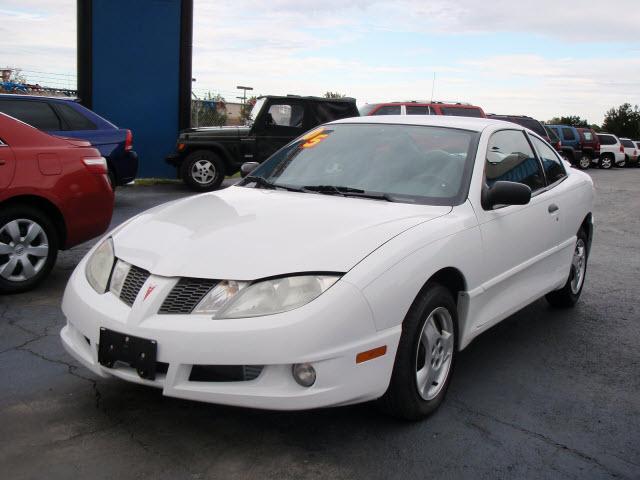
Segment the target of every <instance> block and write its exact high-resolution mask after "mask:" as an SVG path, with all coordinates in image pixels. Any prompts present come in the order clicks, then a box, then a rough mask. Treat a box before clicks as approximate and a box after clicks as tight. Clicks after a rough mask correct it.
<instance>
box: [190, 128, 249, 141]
mask: <svg viewBox="0 0 640 480" xmlns="http://www.w3.org/2000/svg"><path fill="white" fill-rule="evenodd" d="M250 130H251V127H248V126H242V127H199V128H189V129H187V130H183V131H182V132H180V139H181V140H189V139H191V138H198V139H205V138H216V139H219V138H237V137H244V136H246V135H249V131H250Z"/></svg>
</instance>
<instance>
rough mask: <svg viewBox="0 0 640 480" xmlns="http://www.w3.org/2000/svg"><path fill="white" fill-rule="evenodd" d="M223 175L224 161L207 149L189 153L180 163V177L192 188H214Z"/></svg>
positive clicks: (199, 189) (206, 190)
mask: <svg viewBox="0 0 640 480" xmlns="http://www.w3.org/2000/svg"><path fill="white" fill-rule="evenodd" d="M224 176H225V168H224V162H223V161H222V159H221V158H220V157H219V156H218V155H216V154H215V153H213V152H211V151H209V150H198V151H196V152H193V153H190V154H189V155H187V158H185V159H184V162H183V164H182V178H183V180H184V182H185V183H186V184H187V185H188V186H189V187H190V188H191V189H192V190H196V191H199V192H209V191H211V190H216V189H217V188H219V187H220V185H221V184H222V181H223V180H224Z"/></svg>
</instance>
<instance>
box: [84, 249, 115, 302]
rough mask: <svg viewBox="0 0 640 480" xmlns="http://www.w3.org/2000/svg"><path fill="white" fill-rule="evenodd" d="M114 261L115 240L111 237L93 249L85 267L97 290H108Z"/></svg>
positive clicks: (99, 291)
mask: <svg viewBox="0 0 640 480" xmlns="http://www.w3.org/2000/svg"><path fill="white" fill-rule="evenodd" d="M113 261H114V256H113V241H112V240H111V237H109V238H107V239H106V240H105V241H104V242H102V243H101V244H100V245H98V248H96V249H95V250H94V251H93V253H92V254H91V257H90V258H89V260H88V261H87V267H86V268H85V275H86V276H87V281H88V282H89V284H90V285H91V286H92V287H93V289H94V290H95V291H96V292H98V293H105V292H106V291H107V286H108V284H109V277H110V276H111V269H112V268H113Z"/></svg>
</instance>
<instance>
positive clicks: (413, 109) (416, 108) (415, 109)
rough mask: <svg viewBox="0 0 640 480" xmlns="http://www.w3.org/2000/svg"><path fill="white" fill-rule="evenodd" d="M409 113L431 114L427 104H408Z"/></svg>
mask: <svg viewBox="0 0 640 480" xmlns="http://www.w3.org/2000/svg"><path fill="white" fill-rule="evenodd" d="M405 108H406V109H407V115H431V111H430V110H429V107H428V106H426V105H407V106H406V107H405Z"/></svg>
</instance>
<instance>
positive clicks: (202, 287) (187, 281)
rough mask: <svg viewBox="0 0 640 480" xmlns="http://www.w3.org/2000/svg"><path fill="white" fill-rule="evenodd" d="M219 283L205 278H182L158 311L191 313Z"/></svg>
mask: <svg viewBox="0 0 640 480" xmlns="http://www.w3.org/2000/svg"><path fill="white" fill-rule="evenodd" d="M216 283H218V281H217V280H210V279H205V278H181V279H180V281H179V282H178V283H177V284H176V286H175V287H173V289H172V290H171V292H170V293H169V295H168V296H167V298H165V300H164V302H163V303H162V306H161V307H160V310H159V311H158V313H191V312H193V309H194V308H196V306H197V305H198V303H200V301H201V300H202V299H203V298H204V296H205V295H206V294H207V293H209V291H210V290H211V289H212V288H213V287H214V286H215V285H216Z"/></svg>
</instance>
